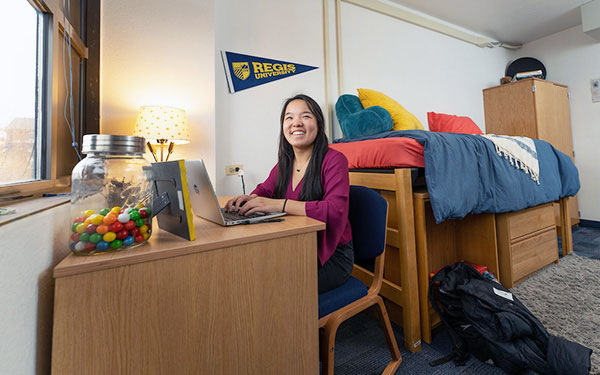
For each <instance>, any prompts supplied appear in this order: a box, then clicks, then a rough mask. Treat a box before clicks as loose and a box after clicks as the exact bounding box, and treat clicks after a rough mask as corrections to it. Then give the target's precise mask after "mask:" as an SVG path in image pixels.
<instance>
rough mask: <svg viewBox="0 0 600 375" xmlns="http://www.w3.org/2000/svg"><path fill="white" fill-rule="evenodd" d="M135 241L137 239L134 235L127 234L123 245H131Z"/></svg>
mask: <svg viewBox="0 0 600 375" xmlns="http://www.w3.org/2000/svg"><path fill="white" fill-rule="evenodd" d="M134 241H135V239H134V238H133V236H127V237H126V238H125V239H124V240H123V246H131V245H132V244H133V242H134Z"/></svg>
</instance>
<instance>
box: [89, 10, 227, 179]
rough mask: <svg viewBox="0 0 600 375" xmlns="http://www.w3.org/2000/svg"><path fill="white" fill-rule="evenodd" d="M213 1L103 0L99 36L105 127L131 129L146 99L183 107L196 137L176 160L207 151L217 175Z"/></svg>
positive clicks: (112, 130)
mask: <svg viewBox="0 0 600 375" xmlns="http://www.w3.org/2000/svg"><path fill="white" fill-rule="evenodd" d="M214 3H215V2H214V1H211V0H197V1H189V0H170V1H146V0H127V1H121V0H103V1H102V5H101V8H102V10H101V23H102V24H101V40H100V48H101V60H100V68H101V70H100V79H101V82H100V89H101V91H100V104H101V105H100V130H101V132H102V133H105V134H126V135H131V134H132V131H133V126H134V125H135V119H136V116H137V110H138V108H139V107H140V106H142V105H166V106H174V107H178V108H182V109H184V110H185V111H186V113H187V117H188V124H189V126H190V131H191V137H192V140H191V143H189V144H187V145H180V146H177V147H175V151H174V153H173V155H171V158H170V160H175V159H198V158H203V159H204V160H205V162H206V165H207V168H208V170H209V173H210V174H211V175H212V176H214V168H215V125H214V123H215V121H214V106H215V98H214V88H215V79H214V78H215V73H214V72H215V66H214V62H215V57H214ZM146 158H147V159H148V160H152V156H151V155H149V154H148V153H147V154H146Z"/></svg>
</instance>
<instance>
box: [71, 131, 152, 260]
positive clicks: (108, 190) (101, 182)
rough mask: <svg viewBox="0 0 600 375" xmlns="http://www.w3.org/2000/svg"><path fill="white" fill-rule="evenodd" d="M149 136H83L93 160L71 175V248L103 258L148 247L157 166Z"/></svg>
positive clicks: (86, 150) (77, 167)
mask: <svg viewBox="0 0 600 375" xmlns="http://www.w3.org/2000/svg"><path fill="white" fill-rule="evenodd" d="M144 146H145V145H144V138H142V137H130V136H124V135H107V134H90V135H84V136H83V145H82V152H83V153H84V154H86V155H87V156H86V157H85V158H84V159H83V160H81V161H80V162H79V163H78V164H77V165H76V166H75V168H74V169H73V173H72V175H71V210H70V211H71V228H70V233H69V239H70V244H71V250H72V251H73V253H75V254H77V255H91V254H101V253H105V252H108V251H118V250H124V249H128V248H132V247H135V246H139V245H141V244H144V243H146V242H147V241H148V238H150V235H151V234H152V211H151V209H152V166H151V165H150V163H148V161H146V159H144V157H143V153H144Z"/></svg>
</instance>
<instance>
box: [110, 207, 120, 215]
mask: <svg viewBox="0 0 600 375" xmlns="http://www.w3.org/2000/svg"><path fill="white" fill-rule="evenodd" d="M120 211H121V207H119V206H114V207H113V208H111V209H110V212H112V213H113V214H116V215H118V214H119V212H120Z"/></svg>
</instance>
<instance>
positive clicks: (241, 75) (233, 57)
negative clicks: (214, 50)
mask: <svg viewBox="0 0 600 375" xmlns="http://www.w3.org/2000/svg"><path fill="white" fill-rule="evenodd" d="M221 58H222V59H223V65H224V67H225V75H226V76H227V85H228V87H229V92H230V93H232V94H233V93H234V92H237V91H242V90H245V89H249V88H250V87H254V86H258V85H262V84H264V83H268V82H272V81H276V80H278V79H282V78H287V77H291V76H293V75H296V74H300V73H304V72H308V71H310V70H313V69H317V67H316V66H309V65H301V64H297V63H292V62H288V61H280V60H273V59H266V58H263V57H257V56H250V55H242V54H239V53H234V52H228V51H221Z"/></svg>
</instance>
